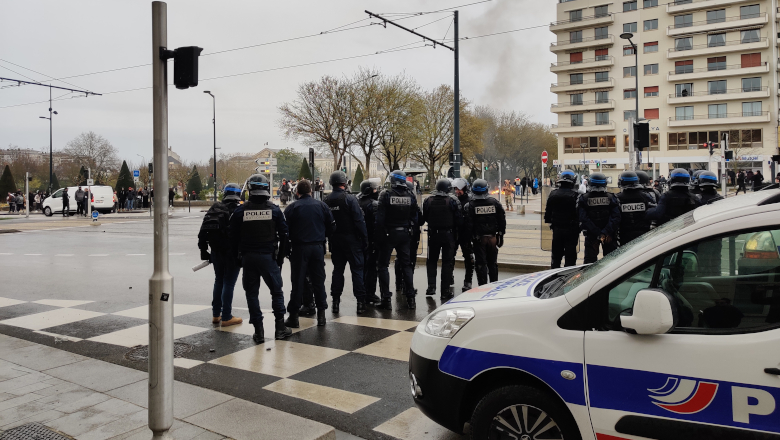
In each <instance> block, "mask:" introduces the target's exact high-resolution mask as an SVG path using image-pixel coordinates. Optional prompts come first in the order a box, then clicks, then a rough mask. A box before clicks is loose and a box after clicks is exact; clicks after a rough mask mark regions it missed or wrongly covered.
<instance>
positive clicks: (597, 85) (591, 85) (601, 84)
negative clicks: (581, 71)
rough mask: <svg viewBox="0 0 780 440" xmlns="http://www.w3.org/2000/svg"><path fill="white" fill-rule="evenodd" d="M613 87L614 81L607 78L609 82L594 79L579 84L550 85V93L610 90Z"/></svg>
mask: <svg viewBox="0 0 780 440" xmlns="http://www.w3.org/2000/svg"><path fill="white" fill-rule="evenodd" d="M613 87H615V79H614V78H609V81H596V80H595V79H586V80H584V81H582V82H579V83H569V82H561V83H553V84H551V85H550V91H551V92H553V93H562V92H576V91H580V90H582V91H585V90H594V89H611V88H613Z"/></svg>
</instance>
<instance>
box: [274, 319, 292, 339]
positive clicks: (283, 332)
mask: <svg viewBox="0 0 780 440" xmlns="http://www.w3.org/2000/svg"><path fill="white" fill-rule="evenodd" d="M291 335H292V330H290V329H289V328H287V326H286V325H284V318H276V332H275V333H274V338H276V339H286V338H289V337H290V336H291Z"/></svg>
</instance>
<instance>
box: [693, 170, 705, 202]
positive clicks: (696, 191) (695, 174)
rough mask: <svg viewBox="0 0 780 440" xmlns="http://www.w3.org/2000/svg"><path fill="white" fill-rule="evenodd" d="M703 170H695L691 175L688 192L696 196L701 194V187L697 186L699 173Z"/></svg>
mask: <svg viewBox="0 0 780 440" xmlns="http://www.w3.org/2000/svg"><path fill="white" fill-rule="evenodd" d="M703 171H704V170H696V171H694V172H693V175H692V176H691V184H690V193H691V194H696V195H697V196H698V195H699V194H701V188H699V175H700V174H701V173H702V172H703Z"/></svg>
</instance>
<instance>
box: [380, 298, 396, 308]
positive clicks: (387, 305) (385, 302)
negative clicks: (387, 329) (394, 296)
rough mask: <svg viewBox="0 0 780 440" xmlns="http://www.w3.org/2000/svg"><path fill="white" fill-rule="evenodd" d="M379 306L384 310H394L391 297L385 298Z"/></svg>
mask: <svg viewBox="0 0 780 440" xmlns="http://www.w3.org/2000/svg"><path fill="white" fill-rule="evenodd" d="M377 308H378V309H383V310H393V302H392V301H390V298H387V299H383V300H382V302H381V303H380V304H379V306H377Z"/></svg>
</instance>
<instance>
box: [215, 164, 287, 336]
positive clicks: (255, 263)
mask: <svg viewBox="0 0 780 440" xmlns="http://www.w3.org/2000/svg"><path fill="white" fill-rule="evenodd" d="M247 186H248V187H249V201H248V202H246V203H244V204H243V205H241V206H239V207H238V208H236V210H235V211H234V212H233V215H232V216H231V217H230V226H229V228H228V236H229V237H230V241H231V244H232V247H233V249H234V250H235V252H237V253H240V258H241V262H242V265H243V267H244V275H243V278H242V283H243V285H244V290H245V291H246V301H247V305H248V307H249V322H250V323H251V324H253V325H254V327H255V334H254V335H252V339H253V340H254V341H255V343H257V344H262V343H263V342H264V341H265V340H264V333H263V312H261V311H260V301H259V299H258V296H259V294H260V278H261V277H262V279H263V280H265V283H266V284H267V285H268V289H269V290H270V291H271V306H272V308H273V312H274V318H275V323H276V331H275V333H274V337H275V338H276V339H285V338H288V337H289V336H290V335H292V331H291V330H290V329H289V328H287V326H285V325H284V314H285V308H284V293H283V292H282V275H281V270H280V267H281V265H282V261H283V260H284V256H285V255H286V253H287V252H286V249H285V248H284V247H285V246H286V245H287V240H288V237H287V223H286V222H285V220H284V214H282V211H281V210H280V209H279V207H278V206H276V205H275V204H273V203H271V202H270V201H269V198H270V197H271V185H270V184H269V183H268V179H267V178H266V177H265V176H264V175H262V174H254V175H252V176H251V177H249V180H248V181H247ZM278 246H281V247H282V248H281V249H279V248H278Z"/></svg>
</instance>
